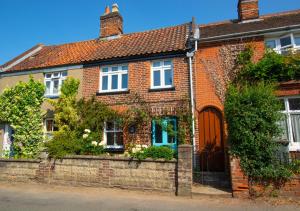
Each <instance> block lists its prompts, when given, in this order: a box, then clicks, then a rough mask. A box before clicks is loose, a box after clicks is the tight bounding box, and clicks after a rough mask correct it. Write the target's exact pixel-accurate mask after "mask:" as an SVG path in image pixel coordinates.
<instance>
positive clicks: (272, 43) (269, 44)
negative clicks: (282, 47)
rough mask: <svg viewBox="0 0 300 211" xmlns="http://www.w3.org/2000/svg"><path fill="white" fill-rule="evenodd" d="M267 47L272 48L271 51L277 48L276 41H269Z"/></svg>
mask: <svg viewBox="0 0 300 211" xmlns="http://www.w3.org/2000/svg"><path fill="white" fill-rule="evenodd" d="M266 47H267V48H271V49H274V48H276V41H275V40H267V41H266Z"/></svg>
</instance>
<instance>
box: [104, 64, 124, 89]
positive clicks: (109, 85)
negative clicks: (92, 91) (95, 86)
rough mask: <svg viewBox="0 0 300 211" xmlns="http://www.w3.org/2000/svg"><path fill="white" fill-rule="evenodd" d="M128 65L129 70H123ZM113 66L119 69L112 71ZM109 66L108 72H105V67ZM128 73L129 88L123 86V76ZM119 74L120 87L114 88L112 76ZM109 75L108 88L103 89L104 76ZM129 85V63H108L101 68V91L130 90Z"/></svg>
mask: <svg viewBox="0 0 300 211" xmlns="http://www.w3.org/2000/svg"><path fill="white" fill-rule="evenodd" d="M124 66H126V67H127V70H122V68H123V67H124ZM113 67H118V71H112V68H113ZM105 68H108V71H107V72H103V69H105ZM126 74H127V88H122V76H123V75H126ZM114 75H117V76H118V88H117V89H112V76H114ZM104 76H107V90H102V82H103V77H104ZM128 87H129V65H128V64H118V65H106V66H103V67H101V68H100V79H99V93H111V92H124V91H128Z"/></svg>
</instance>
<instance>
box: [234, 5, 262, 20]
mask: <svg viewBox="0 0 300 211" xmlns="http://www.w3.org/2000/svg"><path fill="white" fill-rule="evenodd" d="M238 14H239V21H247V20H254V19H258V18H259V8H258V0H239V3H238Z"/></svg>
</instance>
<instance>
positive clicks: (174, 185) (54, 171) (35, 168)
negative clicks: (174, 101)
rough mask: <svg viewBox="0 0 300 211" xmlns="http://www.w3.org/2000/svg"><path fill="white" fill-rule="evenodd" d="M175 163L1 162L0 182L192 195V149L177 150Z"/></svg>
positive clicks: (98, 159) (94, 159)
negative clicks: (114, 188)
mask: <svg viewBox="0 0 300 211" xmlns="http://www.w3.org/2000/svg"><path fill="white" fill-rule="evenodd" d="M178 153H179V155H178V158H179V161H178V162H177V161H176V160H175V159H174V160H172V161H164V160H151V159H146V160H144V161H139V160H136V159H131V158H124V157H111V156H69V157H66V158H64V159H61V160H48V159H45V160H40V161H39V160H38V161H34V160H7V159H0V181H5V182H39V183H46V184H58V185H76V186H92V187H117V188H126V189H138V190H153V191H160V192H169V193H178V195H185V196H186V195H191V185H192V147H191V146H186V145H184V146H179V147H178Z"/></svg>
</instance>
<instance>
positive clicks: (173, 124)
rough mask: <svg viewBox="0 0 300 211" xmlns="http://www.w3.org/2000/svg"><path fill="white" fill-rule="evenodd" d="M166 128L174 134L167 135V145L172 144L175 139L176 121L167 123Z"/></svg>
mask: <svg viewBox="0 0 300 211" xmlns="http://www.w3.org/2000/svg"><path fill="white" fill-rule="evenodd" d="M168 128H172V130H173V131H174V134H168V144H174V143H175V142H176V141H175V138H176V121H175V120H170V121H168Z"/></svg>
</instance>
